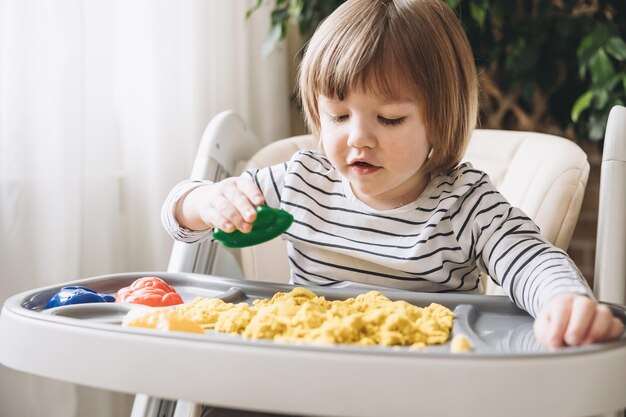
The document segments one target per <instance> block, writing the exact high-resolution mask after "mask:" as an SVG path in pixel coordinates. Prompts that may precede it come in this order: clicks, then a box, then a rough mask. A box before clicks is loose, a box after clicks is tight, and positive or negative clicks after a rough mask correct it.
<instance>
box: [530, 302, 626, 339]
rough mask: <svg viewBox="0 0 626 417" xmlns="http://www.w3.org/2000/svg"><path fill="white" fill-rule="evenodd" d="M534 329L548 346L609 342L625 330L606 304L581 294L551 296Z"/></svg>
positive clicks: (538, 337) (536, 334) (537, 335)
mask: <svg viewBox="0 0 626 417" xmlns="http://www.w3.org/2000/svg"><path fill="white" fill-rule="evenodd" d="M534 328H535V336H536V337H537V340H539V342H540V343H541V344H542V345H543V346H545V347H548V348H557V347H561V346H577V345H586V344H589V343H598V342H606V341H609V340H613V339H617V338H618V337H620V336H621V335H622V332H623V331H624V325H623V324H622V322H621V321H620V319H618V318H617V317H613V314H612V313H611V310H610V309H609V308H608V307H607V306H605V305H602V304H598V303H597V302H595V301H594V300H592V299H591V298H589V297H585V296H584V295H579V294H562V295H557V296H555V297H554V298H552V299H551V300H550V301H549V302H548V304H547V305H546V306H545V307H544V309H543V310H542V311H541V313H540V314H539V316H537V319H536V320H535V325H534Z"/></svg>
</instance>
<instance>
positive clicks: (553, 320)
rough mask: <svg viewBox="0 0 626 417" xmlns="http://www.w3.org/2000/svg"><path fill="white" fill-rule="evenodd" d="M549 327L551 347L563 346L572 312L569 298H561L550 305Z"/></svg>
mask: <svg viewBox="0 0 626 417" xmlns="http://www.w3.org/2000/svg"><path fill="white" fill-rule="evenodd" d="M550 307H551V308H550V310H551V311H550V313H549V321H550V323H549V327H548V334H547V344H548V346H551V347H560V346H563V341H564V336H565V331H566V330H567V326H568V324H569V319H570V314H571V312H572V301H571V298H568V297H560V298H559V299H558V300H553V302H551V303H550Z"/></svg>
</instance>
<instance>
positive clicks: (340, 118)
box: [329, 114, 348, 123]
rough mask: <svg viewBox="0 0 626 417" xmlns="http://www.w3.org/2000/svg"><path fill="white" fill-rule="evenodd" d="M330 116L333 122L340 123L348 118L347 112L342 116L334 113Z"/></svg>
mask: <svg viewBox="0 0 626 417" xmlns="http://www.w3.org/2000/svg"><path fill="white" fill-rule="evenodd" d="M329 117H330V121H331V122H333V123H339V122H343V121H344V120H346V119H347V118H348V115H347V114H342V115H340V116H333V115H332V114H331V115H329Z"/></svg>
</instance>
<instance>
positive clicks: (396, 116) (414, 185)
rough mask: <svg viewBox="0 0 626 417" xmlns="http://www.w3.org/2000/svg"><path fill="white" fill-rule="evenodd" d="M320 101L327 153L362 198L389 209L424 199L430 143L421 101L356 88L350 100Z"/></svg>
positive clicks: (321, 130)
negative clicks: (383, 95)
mask: <svg viewBox="0 0 626 417" xmlns="http://www.w3.org/2000/svg"><path fill="white" fill-rule="evenodd" d="M318 103H319V104H318V105H319V114H320V136H321V139H322V144H323V146H324V151H325V152H326V156H327V157H328V158H329V159H330V161H331V162H332V164H333V165H334V166H335V168H336V169H338V170H339V172H341V174H342V175H343V176H345V177H346V178H347V179H348V180H349V181H350V184H351V186H352V192H353V193H354V195H355V196H356V197H357V198H358V199H359V200H361V201H362V202H364V203H365V204H367V205H368V206H370V207H372V208H374V209H377V210H389V209H393V208H396V207H399V206H402V205H405V204H408V203H411V202H413V201H414V200H415V199H416V198H417V197H419V195H420V194H421V193H422V191H423V190H424V188H425V187H426V184H427V182H428V181H427V177H426V175H424V174H422V173H421V172H420V168H421V167H422V165H423V164H424V162H425V161H426V159H427V158H428V153H429V151H430V142H429V140H428V137H427V134H426V127H425V126H424V122H423V121H422V113H421V111H420V106H419V104H418V102H417V101H416V100H415V99H412V98H408V97H404V98H395V99H385V98H382V97H378V96H376V95H375V94H372V93H367V92H351V93H350V94H349V95H348V96H347V97H346V98H345V99H344V100H339V99H338V98H330V97H325V96H320V97H319V100H318Z"/></svg>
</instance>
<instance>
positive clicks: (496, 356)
mask: <svg viewBox="0 0 626 417" xmlns="http://www.w3.org/2000/svg"><path fill="white" fill-rule="evenodd" d="M625 132H626V108H624V107H616V108H615V109H613V111H612V112H611V116H610V117H609V126H608V129H607V135H606V145H605V152H604V157H603V168H602V171H603V172H602V184H601V197H600V225H599V227H598V230H599V236H598V251H597V262H596V264H597V268H596V277H595V279H596V294H597V295H598V297H599V298H600V300H603V301H606V300H609V301H613V302H618V303H621V304H624V301H625V298H626V291H625V285H624V281H626V256H624V250H625V248H626V221H625V219H624V213H625V212H626V196H625V193H624V190H625V189H626V186H625V184H626V133H625ZM310 139H311V138H310V137H308V138H307V137H301V138H298V139H295V140H287V141H282V142H278V143H276V144H272V145H271V146H270V147H269V148H266V149H264V151H263V153H265V152H269V153H270V154H274V152H273V151H271V150H272V148H276V149H281V148H283V147H284V146H288V147H290V146H291V147H292V148H291V150H289V151H287V152H286V156H285V157H284V158H282V157H281V160H282V159H286V157H287V156H289V155H290V154H291V153H292V151H293V150H294V149H295V148H293V146H296V147H302V146H304V147H309V146H314V143H312V142H311V140H310ZM294 143H295V144H296V145H294ZM481 143H482V145H481ZM536 143H541V144H542V146H541V147H540V148H539V149H540V150H539V151H538V152H537V153H533V151H532V149H537V148H535V146H534V145H535V144H536ZM483 147H487V148H488V150H486V149H484V148H483ZM258 148H260V145H259V144H258V142H257V141H256V140H254V136H253V135H252V134H251V132H249V130H248V129H247V128H246V127H245V124H244V123H243V122H242V121H241V119H240V118H239V117H237V116H236V115H233V114H232V113H224V114H221V115H220V116H219V117H217V118H215V119H214V120H213V121H212V122H211V123H210V125H209V127H208V128H207V130H206V132H205V137H204V139H203V143H202V145H201V147H200V150H199V153H198V158H197V160H196V163H195V165H194V169H193V173H192V176H193V177H194V178H210V179H220V178H221V177H223V176H225V175H229V174H230V173H235V172H237V171H238V170H239V169H238V167H242V166H244V165H245V161H248V160H251V161H252V162H250V163H254V161H257V160H259V159H261V158H262V157H263V153H259V154H257V156H256V157H252V155H253V154H254V153H255V152H256V150H257V149H258ZM494 152H495V156H493V157H491V156H489V155H492V154H493V153H494ZM467 158H468V159H469V160H471V161H472V162H473V163H474V164H475V165H476V166H477V167H478V168H481V169H484V170H486V171H487V172H489V173H490V174H491V176H492V178H493V180H494V182H495V183H496V185H497V186H498V187H500V189H501V190H502V192H503V193H505V195H506V196H507V197H508V198H509V199H510V200H511V201H512V202H513V203H514V204H516V205H519V206H521V207H522V208H523V209H524V210H525V211H526V213H527V214H529V215H530V216H531V217H533V218H534V219H535V220H536V221H537V222H538V223H539V224H540V225H541V227H542V231H543V233H544V234H545V235H546V236H547V237H548V239H550V240H551V241H553V242H555V243H556V244H557V245H559V246H562V247H564V246H566V244H567V241H568V240H569V238H570V236H571V231H572V229H573V224H574V222H575V218H576V214H577V212H578V209H579V206H580V198H581V196H582V189H583V188H584V183H585V180H586V177H587V172H588V171H587V170H588V166H587V163H586V160H585V158H584V155H583V154H582V152H581V151H580V150H579V149H578V148H577V146H576V145H574V144H573V143H571V142H568V141H566V140H564V139H559V138H555V137H549V136H545V135H538V136H536V135H535V134H528V133H519V132H518V133H507V132H496V131H478V132H477V136H476V137H475V140H474V142H473V143H472V145H471V147H470V150H469V152H468V157H467ZM567 161H569V162H567ZM270 162H271V161H270ZM257 163H262V164H265V163H266V162H265V161H261V162H257ZM267 163H269V162H267ZM520 167H521V168H520ZM511 172H518V173H519V175H520V176H519V177H517V176H511ZM548 178H550V179H549V180H548ZM550 218H552V219H553V220H552V221H550ZM554 219H558V221H556V220H554ZM555 225H556V226H555ZM272 244H278V245H281V244H282V242H281V241H276V242H272ZM203 246H207V245H206V244H203V245H186V244H182V243H180V244H179V243H177V244H176V245H175V248H174V250H173V253H172V257H171V262H170V265H169V271H168V272H163V271H157V272H132V273H130V272H129V273H121V274H108V275H103V276H99V277H90V278H85V279H81V280H75V281H71V282H68V283H59V284H57V285H53V286H48V287H43V288H37V289H32V290H29V291H25V292H22V293H20V294H16V295H14V296H12V297H10V298H9V299H7V300H6V301H5V303H4V305H3V307H2V312H1V314H0V364H2V365H4V366H7V367H10V368H12V369H15V370H17V371H21V372H27V373H32V374H36V375H41V376H44V377H49V378H54V379H59V380H62V381H67V382H71V383H75V384H80V385H88V386H92V387H96V388H102V389H108V390H115V391H120V392H126V393H144V394H141V395H138V396H137V397H136V401H135V406H134V407H133V411H132V417H172V416H174V417H197V416H198V413H199V412H200V406H199V405H197V404H200V403H202V404H210V405H217V406H221V407H228V408H240V409H249V410H262V411H265V412H269V413H291V414H295V415H303V416H311V415H317V416H342V417H357V416H358V417H364V416H365V417H380V416H389V415H393V416H396V415H401V416H408V415H415V414H416V413H419V414H420V415H428V416H430V415H441V416H446V417H449V416H457V415H481V416H485V417H499V416H502V415H507V416H512V417H526V416H531V415H532V416H541V417H543V416H550V417H573V416H581V415H584V416H589V415H597V414H600V413H609V412H611V413H612V414H610V415H611V416H613V417H617V415H618V413H615V412H614V410H617V409H623V408H625V407H626V337H622V338H621V339H620V340H618V341H615V342H609V343H602V344H596V345H589V346H580V347H571V348H563V349H559V350H557V351H548V350H546V349H542V348H540V347H538V346H537V344H536V340H535V338H534V336H533V330H532V324H533V321H532V318H531V317H530V316H528V314H526V313H524V312H522V311H521V310H519V309H517V308H516V307H514V306H513V305H512V303H511V302H510V301H509V300H507V299H506V298H504V297H491V296H485V295H475V294H474V295H463V294H424V293H417V292H408V291H387V290H383V292H384V293H385V294H387V295H388V296H389V297H390V298H392V299H400V300H407V301H410V302H412V303H414V304H415V305H420V306H422V305H427V304H429V303H431V302H437V303H440V304H442V305H446V306H448V307H449V308H452V309H454V311H455V315H456V316H455V317H456V319H455V324H454V327H453V329H452V333H453V334H457V335H459V334H460V335H466V336H467V337H468V338H469V339H470V340H471V341H472V343H473V344H474V347H475V349H474V351H472V352H471V353H466V354H454V353H452V352H451V351H450V346H449V344H445V345H438V346H432V347H429V348H427V349H425V350H423V351H415V350H411V349H409V348H397V349H396V348H387V347H359V346H343V345H342V346H327V345H323V346H322V345H320V346H318V345H300V344H291V343H280V342H274V341H268V340H248V339H244V338H240V337H236V336H233V335H228V334H223V333H219V332H211V331H207V332H204V333H202V334H190V333H185V332H176V331H172V332H159V331H155V330H153V329H141V328H128V327H125V326H121V325H120V324H121V323H122V320H123V318H124V317H126V314H127V313H128V312H129V311H139V310H140V309H142V308H146V307H141V306H138V305H132V304H126V303H95V304H80V305H69V306H63V307H58V308H49V309H47V308H46V304H47V301H48V300H50V298H51V297H52V296H53V295H54V294H55V293H57V292H58V291H59V290H60V289H61V288H62V287H65V286H67V285H80V286H87V287H89V288H93V289H94V290H95V291H97V292H101V293H105V294H113V293H115V292H116V291H118V290H119V289H120V288H123V287H126V286H128V285H130V284H132V283H133V282H134V281H135V280H136V279H138V278H140V277H145V276H159V277H162V279H164V280H165V281H166V282H168V283H170V285H173V286H174V287H175V288H176V289H177V290H178V291H179V292H180V293H181V295H182V296H183V299H184V300H186V301H190V300H192V299H193V297H208V298H213V297H221V298H222V299H226V298H227V296H228V297H230V298H228V300H229V301H233V302H235V301H241V300H245V301H246V302H252V301H253V300H255V299H260V298H267V297H271V296H272V295H273V294H275V293H276V292H278V291H289V290H290V289H291V287H290V286H289V285H285V284H270V283H261V282H251V281H243V280H237V279H228V278H225V276H233V277H235V276H237V277H246V278H256V279H257V280H258V279H260V278H261V279H265V280H268V279H274V280H278V281H281V280H286V277H287V274H286V273H285V274H281V273H279V272H278V268H277V266H276V265H277V264H278V261H279V257H280V255H276V254H275V253H274V252H271V251H272V250H273V249H272V248H271V246H268V247H264V248H260V247H259V248H254V250H253V251H252V252H247V253H246V252H244V253H236V252H226V251H223V250H222V249H221V247H217V246H216V245H208V246H211V247H210V248H206V250H205V248H203ZM266 249H267V250H270V255H268V254H267V252H265V255H263V254H262V253H263V252H262V251H263V250H266ZM264 256H271V258H270V259H269V262H268V259H264V258H263V257H264ZM268 265H269V266H270V267H271V269H269V270H267V271H265V272H263V271H261V270H260V269H259V268H262V267H264V266H268ZM189 272H199V273H212V274H213V276H207V275H201V274H193V273H189ZM316 292H318V294H320V295H324V296H326V297H327V298H329V299H343V298H348V297H354V296H356V295H357V294H358V291H348V290H347V289H345V290H344V289H322V288H320V289H316ZM611 307H612V309H613V310H612V311H613V312H614V314H616V315H617V316H618V317H620V318H621V319H622V321H624V322H626V306H611ZM86 355H87V356H86ZM85 358H87V360H84V359H85ZM94 358H95V359H94ZM89 359H93V360H89ZM487 393H488V395H489V399H488V400H486V398H485V395H486V394H487ZM162 398H167V399H170V400H162ZM174 399H179V400H180V401H175V400H174ZM235 415H237V414H235ZM619 415H622V416H623V414H622V413H621V412H619Z"/></svg>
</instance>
